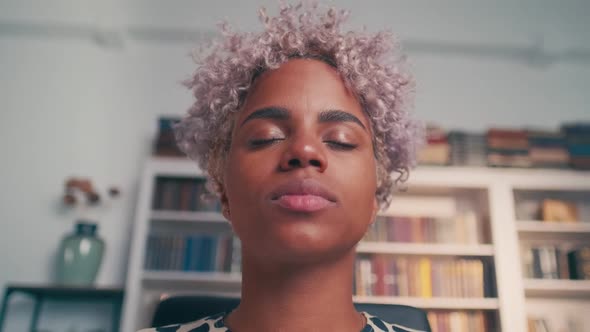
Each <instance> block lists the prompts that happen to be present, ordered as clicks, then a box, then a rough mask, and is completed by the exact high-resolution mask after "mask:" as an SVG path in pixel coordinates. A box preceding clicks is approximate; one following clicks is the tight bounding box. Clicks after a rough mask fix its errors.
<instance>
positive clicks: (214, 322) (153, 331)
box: [138, 312, 424, 332]
mask: <svg viewBox="0 0 590 332" xmlns="http://www.w3.org/2000/svg"><path fill="white" fill-rule="evenodd" d="M225 314H226V313H220V314H216V315H212V316H208V317H205V318H201V319H199V320H196V321H194V322H191V323H186V324H174V325H168V326H163V327H155V328H150V329H143V330H140V331H138V332H231V331H230V330H229V329H228V328H227V327H226V326H225V325H224V324H223V318H224V317H225ZM362 314H363V315H364V316H365V318H366V319H367V324H366V325H365V327H364V328H363V329H362V331H360V332H424V331H419V330H415V329H411V328H409V327H405V326H401V325H398V324H390V323H386V322H384V321H382V320H381V319H379V318H377V317H376V316H373V315H371V314H369V313H367V312H362Z"/></svg>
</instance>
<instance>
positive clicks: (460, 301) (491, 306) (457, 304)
mask: <svg viewBox="0 0 590 332" xmlns="http://www.w3.org/2000/svg"><path fill="white" fill-rule="evenodd" d="M353 300H354V301H355V302H358V303H377V304H380V303H382V304H392V303H395V304H403V305H409V306H412V307H418V308H423V309H446V310H463V309H469V310H498V309H499V307H500V305H499V302H498V299H496V298H453V297H431V298H421V297H391V296H355V297H354V298H353Z"/></svg>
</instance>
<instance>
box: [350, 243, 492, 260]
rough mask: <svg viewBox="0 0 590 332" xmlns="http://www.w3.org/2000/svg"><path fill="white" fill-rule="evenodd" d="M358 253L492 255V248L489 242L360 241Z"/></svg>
mask: <svg viewBox="0 0 590 332" xmlns="http://www.w3.org/2000/svg"><path fill="white" fill-rule="evenodd" d="M357 252H358V253H365V254H366V253H376V254H395V255H422V256H424V255H428V256H477V257H487V256H493V255H494V248H493V247H492V245H489V244H478V245H463V244H438V243H390V242H361V243H359V244H358V246H357Z"/></svg>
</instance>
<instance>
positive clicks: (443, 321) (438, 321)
mask: <svg viewBox="0 0 590 332" xmlns="http://www.w3.org/2000/svg"><path fill="white" fill-rule="evenodd" d="M427 316H428V322H429V323H430V328H431V330H432V332H473V331H478V332H495V331H497V328H496V319H495V318H494V317H492V316H491V315H490V313H486V312H484V311H481V310H467V311H437V310H431V311H428V313H427Z"/></svg>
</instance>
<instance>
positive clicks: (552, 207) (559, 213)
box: [541, 199, 579, 222]
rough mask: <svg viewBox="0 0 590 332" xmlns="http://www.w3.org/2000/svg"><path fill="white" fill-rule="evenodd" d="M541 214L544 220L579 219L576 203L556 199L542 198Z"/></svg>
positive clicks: (568, 220) (572, 220)
mask: <svg viewBox="0 0 590 332" xmlns="http://www.w3.org/2000/svg"><path fill="white" fill-rule="evenodd" d="M541 215H542V218H543V221H545V222H554V221H555V222H576V221H579V220H578V209H577V207H576V204H575V203H573V202H567V201H563V200H557V199H544V200H543V202H542V203H541Z"/></svg>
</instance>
